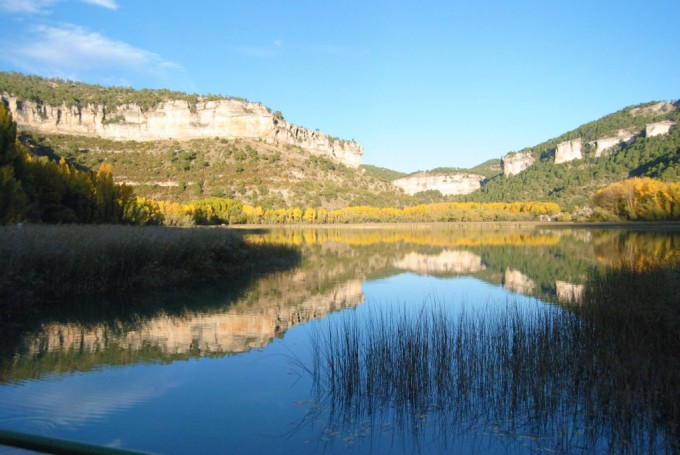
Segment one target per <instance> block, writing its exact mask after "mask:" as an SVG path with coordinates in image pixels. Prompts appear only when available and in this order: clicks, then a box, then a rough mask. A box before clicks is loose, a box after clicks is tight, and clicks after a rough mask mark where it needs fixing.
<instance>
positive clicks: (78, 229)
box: [0, 225, 294, 315]
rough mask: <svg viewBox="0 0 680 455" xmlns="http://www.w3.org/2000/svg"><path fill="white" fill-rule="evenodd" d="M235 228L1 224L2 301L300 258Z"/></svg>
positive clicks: (214, 274) (207, 275)
mask: <svg viewBox="0 0 680 455" xmlns="http://www.w3.org/2000/svg"><path fill="white" fill-rule="evenodd" d="M293 256H294V254H291V250H289V249H287V248H285V247H281V246H278V247H270V246H262V245H260V246H255V245H250V244H248V243H247V242H245V241H244V240H243V237H242V236H241V235H240V234H238V233H235V232H233V231H227V230H224V229H197V228H194V229H183V228H166V227H133V226H103V225H100V226H82V225H81V226H78V225H67V226H43V225H40V226H37V225H25V226H22V227H17V226H4V227H0V301H1V302H2V305H1V306H0V309H1V310H2V311H3V314H5V315H6V314H7V313H8V312H11V311H13V310H16V309H17V308H18V307H20V306H23V305H27V304H39V303H42V302H49V301H55V300H58V299H62V298H64V297H68V296H77V295H86V294H99V293H107V292H115V291H124V290H129V289H142V288H157V287H161V286H168V285H175V284H187V283H195V282H201V281H205V280H208V279H218V278H220V277H225V276H227V275H232V276H233V275H234V274H250V273H252V272H254V271H255V269H256V267H258V265H257V264H258V261H265V260H270V259H271V260H277V258H279V259H281V258H283V257H285V258H286V260H290V259H294V257H293Z"/></svg>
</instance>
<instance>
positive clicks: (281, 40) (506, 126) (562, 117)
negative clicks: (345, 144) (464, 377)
mask: <svg viewBox="0 0 680 455" xmlns="http://www.w3.org/2000/svg"><path fill="white" fill-rule="evenodd" d="M678 18H680V1H678V0H667V1H662V0H658V1H657V0H650V1H644V2H643V1H635V2H633V1H616V2H614V1H592V0H588V1H581V0H572V1H557V0H556V1H550V0H534V1H494V2H492V1H485V0H479V1H428V0H425V1H419V2H415V1H412V2H409V1H400V0H394V1H390V2H387V1H377V0H376V1H370V0H364V1H354V0H346V1H332V0H327V1H319V0H288V1H283V0H277V1H274V0H272V1H265V0H221V1H209V0H202V1H193V2H189V1H172V0H165V1H156V0H136V1H133V0H0V19H1V20H2V24H3V25H2V27H0V70H15V71H21V72H24V73H31V74H38V75H41V76H49V77H54V76H56V77H61V78H68V79H72V80H79V81H84V82H90V83H99V84H104V85H125V86H132V87H135V88H169V89H173V90H181V91H187V92H196V93H200V94H207V93H219V94H224V95H232V96H240V97H244V98H248V99H249V100H252V101H260V102H262V103H264V104H266V105H267V106H269V107H271V108H272V109H273V110H280V111H282V112H283V114H284V116H285V117H286V119H288V120H289V121H292V122H294V123H297V124H300V125H302V126H305V127H307V128H311V129H316V128H318V129H321V130H322V131H324V132H326V133H328V134H330V135H333V136H339V137H343V138H347V139H351V138H354V139H356V140H357V141H358V142H359V143H361V144H362V145H363V146H364V147H365V149H366V153H365V155H364V157H363V160H362V162H363V163H366V164H375V165H378V166H384V167H389V168H392V169H396V170H400V171H405V172H413V171H415V170H425V169H431V168H434V167H438V166H452V167H453V166H458V167H470V166H474V165H475V164H479V163H481V162H483V161H485V160H487V159H492V158H500V157H501V156H502V155H504V154H505V153H507V152H509V151H513V150H518V149H521V148H523V147H525V146H531V145H535V144H537V143H539V142H541V141H543V140H546V139H549V138H551V137H554V136H557V135H559V134H561V133H563V132H566V131H568V130H570V129H573V128H575V127H577V126H578V125H580V124H583V123H585V122H588V121H591V120H595V119H597V118H599V117H601V116H603V115H606V114H608V113H610V112H613V111H616V110H618V109H620V108H623V107H625V106H628V105H631V104H637V103H640V102H645V101H651V100H671V99H678V98H680V58H679V57H680V32H678V25H677V21H678Z"/></svg>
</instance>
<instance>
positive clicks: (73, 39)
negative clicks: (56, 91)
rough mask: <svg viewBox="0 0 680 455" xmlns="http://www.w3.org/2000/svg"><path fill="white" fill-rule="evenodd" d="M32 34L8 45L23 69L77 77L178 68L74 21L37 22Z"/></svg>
mask: <svg viewBox="0 0 680 455" xmlns="http://www.w3.org/2000/svg"><path fill="white" fill-rule="evenodd" d="M32 37H33V40H32V41H30V42H28V43H24V44H20V43H19V44H14V45H12V46H11V47H10V48H12V49H13V51H11V52H12V57H13V60H14V61H15V62H17V64H19V65H20V66H22V67H23V68H24V69H25V70H29V71H31V72H36V73H38V74H42V75H49V76H58V77H63V76H69V77H70V78H71V77H73V78H78V77H82V76H84V75H85V74H89V73H95V74H99V75H104V74H111V73H115V74H120V73H125V72H135V73H147V74H150V73H154V74H156V73H159V72H167V71H173V70H178V69H181V67H180V66H179V65H177V64H175V63H173V62H168V61H165V60H163V59H162V58H161V57H160V56H159V55H158V54H155V53H153V52H149V51H147V50H144V49H140V48H137V47H134V46H131V45H130V44H128V43H125V42H123V41H117V40H114V39H110V38H107V37H106V36H104V35H102V34H100V33H97V32H92V31H89V30H87V29H86V28H84V27H80V26H76V25H62V26H58V27H57V26H46V25H39V26H36V27H35V28H34V33H33V34H32ZM98 78H99V77H98Z"/></svg>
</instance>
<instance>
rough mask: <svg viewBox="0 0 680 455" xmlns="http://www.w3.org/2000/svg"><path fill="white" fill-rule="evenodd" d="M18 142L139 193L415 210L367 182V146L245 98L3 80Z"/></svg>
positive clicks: (0, 89)
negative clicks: (105, 168) (107, 173)
mask: <svg viewBox="0 0 680 455" xmlns="http://www.w3.org/2000/svg"><path fill="white" fill-rule="evenodd" d="M0 96H1V97H2V102H4V103H5V104H6V105H7V106H8V108H9V110H10V113H11V114H12V117H13V118H14V120H15V121H16V122H17V124H18V127H19V130H20V139H21V141H22V142H24V143H25V144H26V145H27V146H28V147H29V148H30V150H31V151H32V153H33V154H34V155H36V156H41V157H43V158H42V159H51V160H57V161H58V160H59V159H60V158H61V157H64V158H65V159H66V160H67V162H69V163H72V164H74V165H76V166H78V167H80V168H81V169H97V168H98V167H99V166H100V164H102V163H110V164H112V166H113V174H114V178H115V181H116V182H117V183H126V184H127V185H129V186H131V187H133V188H134V191H135V194H137V195H140V196H143V197H150V198H154V199H159V200H173V201H179V202H187V201H190V200H195V199H201V198H206V197H212V196H218V197H230V198H234V199H236V200H239V201H242V202H244V203H248V204H252V205H257V206H262V207H263V208H265V209H266V208H285V207H292V206H301V207H324V208H327V209H334V208H338V207H346V206H350V205H375V206H380V207H385V206H391V207H403V206H405V205H411V204H413V203H415V200H414V199H412V198H410V197H408V196H405V195H404V194H403V193H402V192H401V191H399V190H398V189H396V188H394V187H393V186H392V185H390V184H389V183H387V182H386V181H384V180H382V179H378V178H375V177H372V176H371V175H370V173H369V174H367V175H364V172H363V171H361V170H360V169H359V168H358V166H359V160H360V158H361V154H362V153H363V148H361V146H359V145H358V144H357V143H356V142H354V141H345V140H341V139H338V138H334V137H331V136H328V135H326V134H325V133H323V132H321V131H310V130H307V129H305V128H302V127H299V126H297V125H294V124H292V123H289V122H287V121H286V120H285V119H284V118H283V115H282V114H281V113H280V112H274V113H272V112H271V109H269V108H267V107H266V106H264V105H262V104H260V103H250V102H248V101H247V100H244V99H242V98H234V97H225V96H218V95H207V96H199V95H195V94H186V93H181V92H172V91H169V90H134V89H130V88H124V87H102V86H98V85H91V84H84V83H79V82H72V81H64V80H60V79H45V78H41V77H37V76H24V75H21V74H18V73H3V72H0Z"/></svg>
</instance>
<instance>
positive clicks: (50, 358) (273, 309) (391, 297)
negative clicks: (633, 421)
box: [0, 228, 680, 454]
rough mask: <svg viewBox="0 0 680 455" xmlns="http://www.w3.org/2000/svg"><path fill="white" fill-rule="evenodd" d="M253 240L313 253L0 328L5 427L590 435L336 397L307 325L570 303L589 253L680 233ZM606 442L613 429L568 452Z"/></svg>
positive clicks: (226, 436) (342, 440) (515, 449)
mask: <svg viewBox="0 0 680 455" xmlns="http://www.w3.org/2000/svg"><path fill="white" fill-rule="evenodd" d="M251 239H252V241H257V242H274V243H283V244H289V245H293V246H295V247H296V248H299V249H300V250H301V252H302V255H303V261H302V264H301V265H300V266H299V267H297V268H295V269H293V270H288V271H285V272H280V273H276V274H272V275H268V276H263V277H260V278H258V279H257V280H254V281H253V282H250V283H249V284H248V285H247V286H246V287H245V288H244V286H243V285H239V284H238V283H234V284H231V283H224V284H221V285H219V286H216V287H213V288H205V287H203V288H200V289H192V290H183V291H176V292H172V293H169V292H164V293H156V294H154V295H139V296H133V297H126V298H125V301H124V302H121V301H120V300H119V299H117V298H109V299H100V300H93V301H89V302H82V303H83V304H84V305H83V306H82V307H79V306H77V305H74V308H73V309H72V310H70V311H66V312H64V313H61V314H55V315H44V316H42V317H40V318H37V319H36V320H34V321H25V324H23V325H21V326H12V327H11V328H10V329H9V330H8V329H5V331H4V333H3V341H2V349H1V351H0V355H1V356H2V357H1V358H0V428H3V429H11V430H18V431H24V432H28V433H34V434H40V435H46V436H55V437H61V438H67V439H75V440H79V441H84V442H90V443H96V444H100V445H106V446H114V447H125V448H131V449H138V450H144V451H151V452H159V453H263V454H264V453H267V454H272V453H320V452H326V453H366V452H373V453H395V452H396V453H402V452H403V453H412V452H422V453H432V452H435V453H437V452H441V453H443V452H446V453H451V452H453V453H455V452H463V453H469V452H477V453H537V452H541V453H542V452H543V451H550V450H558V451H559V450H564V447H565V446H564V442H565V441H564V440H565V438H566V437H565V436H564V435H565V434H569V435H570V436H569V437H571V438H575V440H576V441H580V439H579V436H578V431H580V430H579V428H578V426H579V425H578V422H579V417H573V416H572V417H573V418H572V420H570V422H571V423H566V424H565V427H564V428H563V429H561V430H560V431H562V433H560V434H551V432H546V434H542V433H541V432H540V431H537V430H535V426H532V425H524V424H521V425H518V424H517V423H516V422H513V423H509V422H508V421H507V420H505V419H506V418H507V416H501V414H502V413H499V412H497V411H496V410H493V409H477V410H474V412H470V413H468V414H466V416H467V417H470V416H474V415H481V414H483V415H484V416H486V417H485V418H484V419H471V418H465V419H450V420H447V415H446V414H445V413H443V414H442V413H437V412H425V413H423V412H420V413H415V412H414V413H412V414H413V415H408V413H407V414H406V415H405V414H404V413H402V412H396V411H395V410H394V409H391V408H390V407H389V405H386V406H384V407H383V408H382V409H379V410H373V411H371V412H366V411H365V410H362V409H359V408H356V409H354V411H352V409H342V410H341V412H339V411H338V407H337V403H334V402H333V401H332V400H330V401H329V400H328V399H322V398H320V397H321V395H319V394H318V393H316V392H315V389H314V387H313V384H312V376H311V375H310V374H309V372H308V371H307V369H310V368H311V367H312V348H311V346H312V340H313V337H314V336H315V334H316V335H318V334H319V333H321V334H323V333H326V332H325V331H327V330H328V327H329V326H331V327H332V326H333V324H338V323H342V321H346V320H347V318H352V320H353V321H358V322H357V323H358V324H362V323H364V322H362V321H366V320H368V319H369V318H370V317H371V315H375V314H389V313H391V312H395V313H397V314H401V315H404V314H406V315H409V314H410V315H411V316H410V317H414V318H417V317H419V311H420V310H422V309H423V308H431V307H437V308H439V309H441V310H442V311H444V312H445V313H446V314H450V315H453V317H454V318H455V315H456V314H460V313H461V312H463V311H467V312H472V311H474V310H475V309H477V310H480V311H482V313H481V314H484V315H487V317H489V318H493V317H494V315H503V314H505V313H503V311H506V310H507V309H508V307H512V308H520V309H521V311H523V312H527V311H528V312H534V311H541V310H543V311H545V310H546V309H547V311H554V312H563V311H569V310H568V308H569V307H570V305H575V304H576V305H577V304H578V301H579V299H580V297H581V295H582V293H583V290H584V286H585V285H586V279H587V274H588V271H589V270H590V269H591V268H593V267H608V266H611V265H613V264H616V263H618V262H619V261H621V260H633V261H642V262H648V263H663V262H665V261H669V260H672V259H673V258H677V257H678V255H679V254H680V252H679V249H678V248H679V245H680V238H678V235H677V234H663V233H642V232H626V231H616V230H600V231H598V230H583V229H576V230H569V229H559V230H546V229H535V230H526V229H519V228H517V229H505V230H491V229H470V230H460V229H459V230H455V231H453V230H445V229H425V228H414V229H395V230H378V229H367V230H359V229H336V228H331V229H319V230H295V229H287V230H283V229H281V230H273V231H269V232H266V233H258V234H253V235H252V237H251ZM565 308H566V309H565ZM480 403H481V404H480V406H487V407H488V406H490V402H480ZM494 416H496V417H494ZM501 417H502V418H501ZM494 419H495V420H494ZM566 420H568V419H566ZM527 428H534V431H528V430H527ZM606 448H607V436H606V435H602V437H599V438H596V439H595V442H594V445H593V446H590V447H580V446H578V445H577V444H576V445H572V446H569V451H576V452H578V451H583V453H588V452H590V451H592V450H605V449H606ZM0 453H11V450H10V449H8V448H1V447H0Z"/></svg>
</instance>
